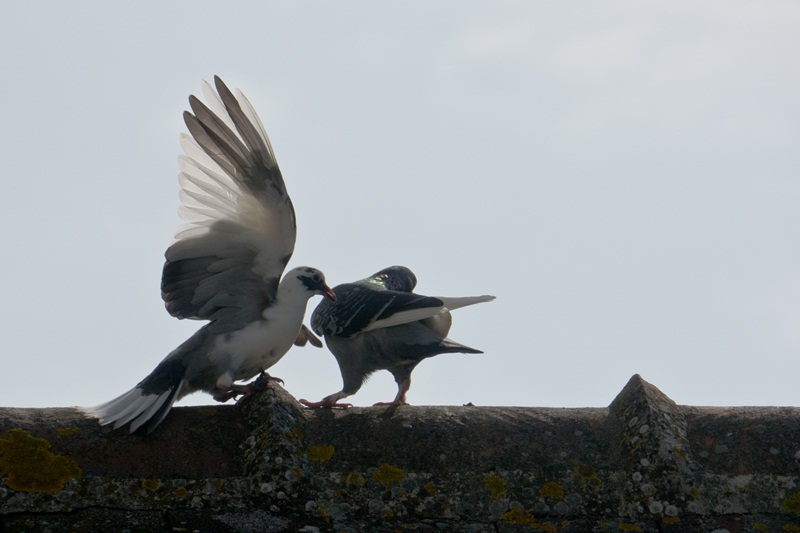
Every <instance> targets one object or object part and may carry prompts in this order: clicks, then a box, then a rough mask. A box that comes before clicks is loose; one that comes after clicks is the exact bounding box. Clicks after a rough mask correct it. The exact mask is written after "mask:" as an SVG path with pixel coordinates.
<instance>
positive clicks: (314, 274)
mask: <svg viewBox="0 0 800 533" xmlns="http://www.w3.org/2000/svg"><path fill="white" fill-rule="evenodd" d="M284 278H285V279H287V280H296V281H297V282H299V286H300V287H302V288H303V289H304V290H305V291H308V292H309V293H311V294H309V297H311V296H312V295H314V294H320V295H322V296H324V297H325V298H327V299H329V300H331V301H333V302H335V301H336V295H335V294H334V293H333V289H331V288H330V287H328V284H327V283H325V274H323V273H322V272H320V271H319V270H317V269H316V268H312V267H297V268H293V269H292V270H290V271H289V272H288V273H287V274H286V276H284Z"/></svg>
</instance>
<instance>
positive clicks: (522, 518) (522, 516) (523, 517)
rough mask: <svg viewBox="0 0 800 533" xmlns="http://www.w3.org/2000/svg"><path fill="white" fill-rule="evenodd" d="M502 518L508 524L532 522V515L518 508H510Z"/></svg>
mask: <svg viewBox="0 0 800 533" xmlns="http://www.w3.org/2000/svg"><path fill="white" fill-rule="evenodd" d="M503 520H505V521H506V522H508V523H509V524H519V525H528V524H532V523H533V515H532V514H531V513H526V512H525V511H523V510H522V509H520V508H516V509H511V510H510V511H508V512H507V513H505V514H504V515H503Z"/></svg>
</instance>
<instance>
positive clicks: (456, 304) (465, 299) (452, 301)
mask: <svg viewBox="0 0 800 533" xmlns="http://www.w3.org/2000/svg"><path fill="white" fill-rule="evenodd" d="M436 298H438V299H440V300H441V301H442V302H443V303H444V306H445V307H446V308H447V310H448V311H452V310H454V309H458V308H460V307H466V306H468V305H474V304H479V303H482V302H491V301H492V300H494V298H495V297H494V296H490V295H488V294H484V295H483V296H462V297H452V298H451V297H448V296H436Z"/></svg>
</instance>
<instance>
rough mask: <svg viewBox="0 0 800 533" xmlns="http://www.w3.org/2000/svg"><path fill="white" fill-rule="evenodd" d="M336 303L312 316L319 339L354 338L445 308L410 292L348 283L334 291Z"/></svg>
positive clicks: (325, 305)
mask: <svg viewBox="0 0 800 533" xmlns="http://www.w3.org/2000/svg"><path fill="white" fill-rule="evenodd" d="M333 292H334V293H335V294H336V303H333V302H330V301H323V302H322V303H320V304H319V305H318V306H317V308H316V309H315V310H314V314H313V315H312V316H311V328H312V329H313V330H314V332H316V333H317V335H334V336H337V337H352V336H353V335H355V334H357V333H361V332H364V331H371V330H374V329H380V328H385V327H390V326H396V325H398V324H405V323H407V322H413V321H415V320H423V319H425V318H429V317H431V316H433V315H435V314H436V313H438V312H439V311H441V310H442V309H443V307H444V304H443V302H442V300H440V299H439V298H433V297H431V296H422V295H419V294H414V293H411V292H399V291H390V290H384V289H380V288H375V287H372V286H370V285H368V284H366V283H345V284H343V285H339V286H337V287H335V288H334V289H333Z"/></svg>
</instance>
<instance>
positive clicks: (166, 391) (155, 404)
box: [80, 368, 186, 433]
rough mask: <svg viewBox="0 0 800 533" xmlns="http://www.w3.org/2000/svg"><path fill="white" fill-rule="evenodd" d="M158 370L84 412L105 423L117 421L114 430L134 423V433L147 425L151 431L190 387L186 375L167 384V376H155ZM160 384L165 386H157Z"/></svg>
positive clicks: (131, 426)
mask: <svg viewBox="0 0 800 533" xmlns="http://www.w3.org/2000/svg"><path fill="white" fill-rule="evenodd" d="M158 370H159V369H158V368H156V370H155V371H154V372H153V373H152V374H150V375H149V376H147V377H146V378H145V379H144V380H142V382H141V383H139V384H138V385H137V386H136V387H134V388H133V389H131V390H129V391H128V392H126V393H125V394H122V395H121V396H118V397H116V398H114V399H113V400H110V401H108V402H106V403H103V404H100V405H97V406H95V407H83V408H80V409H81V411H83V412H84V413H86V414H87V415H89V416H93V417H96V418H98V419H99V420H100V424H101V425H103V426H105V425H107V424H114V429H118V428H120V427H122V426H124V425H125V424H127V423H129V422H130V432H131V433H133V432H134V431H136V430H137V429H139V428H140V427H142V426H143V425H145V424H147V426H146V427H147V432H148V433H150V432H151V431H153V430H154V429H155V428H156V426H158V425H159V424H160V423H161V421H162V420H164V417H165V416H167V413H169V411H170V409H172V404H174V403H175V401H176V400H177V399H178V398H180V397H181V396H183V395H184V394H185V393H184V394H181V392H182V391H183V390H184V388H185V387H186V380H185V379H184V378H183V376H179V378H178V379H177V380H175V381H173V382H172V383H171V384H166V383H164V379H163V378H164V377H165V376H163V375H161V376H157V377H161V378H162V379H153V378H154V375H156V372H157V371H158ZM156 385H162V386H160V387H158V388H156Z"/></svg>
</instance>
